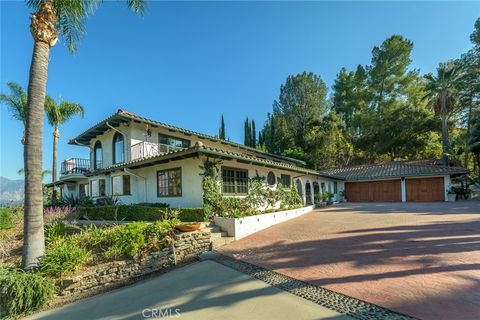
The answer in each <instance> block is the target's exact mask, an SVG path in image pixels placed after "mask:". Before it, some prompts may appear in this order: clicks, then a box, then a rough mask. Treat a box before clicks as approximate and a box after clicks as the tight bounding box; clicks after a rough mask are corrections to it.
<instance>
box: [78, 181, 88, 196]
mask: <svg viewBox="0 0 480 320" xmlns="http://www.w3.org/2000/svg"><path fill="white" fill-rule="evenodd" d="M78 195H79V196H80V198H85V197H87V196H88V183H81V184H80V185H79V186H78Z"/></svg>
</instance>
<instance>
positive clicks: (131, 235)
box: [114, 222, 147, 258]
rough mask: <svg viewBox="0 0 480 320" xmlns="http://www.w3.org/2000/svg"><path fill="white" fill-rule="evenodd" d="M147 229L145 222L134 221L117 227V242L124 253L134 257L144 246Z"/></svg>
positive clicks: (115, 234)
mask: <svg viewBox="0 0 480 320" xmlns="http://www.w3.org/2000/svg"><path fill="white" fill-rule="evenodd" d="M146 229H147V224H146V223H145V222H132V223H130V224H127V225H126V226H121V227H118V228H117V229H116V232H115V233H114V236H115V238H116V241H115V242H116V245H118V246H119V247H120V248H121V252H122V254H123V255H125V256H127V257H130V258H132V257H134V256H135V255H136V254H137V253H138V252H139V251H140V249H142V248H143V246H144V245H145V231H146Z"/></svg>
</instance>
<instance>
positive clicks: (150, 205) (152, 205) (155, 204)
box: [137, 202, 170, 208]
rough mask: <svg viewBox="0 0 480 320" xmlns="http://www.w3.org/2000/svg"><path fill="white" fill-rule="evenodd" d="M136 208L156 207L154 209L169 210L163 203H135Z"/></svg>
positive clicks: (167, 205)
mask: <svg viewBox="0 0 480 320" xmlns="http://www.w3.org/2000/svg"><path fill="white" fill-rule="evenodd" d="M137 205H138V206H143V207H156V208H169V207H170V205H169V204H168V203H164V202H141V203H137Z"/></svg>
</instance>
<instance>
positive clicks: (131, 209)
mask: <svg viewBox="0 0 480 320" xmlns="http://www.w3.org/2000/svg"><path fill="white" fill-rule="evenodd" d="M172 210H179V211H180V215H179V216H178V218H179V219H180V220H181V221H184V222H193V221H206V220H208V218H207V216H206V215H205V211H204V210H203V208H179V209H168V208H162V207H151V206H142V205H119V206H94V207H82V208H80V209H79V217H80V218H81V219H82V218H83V219H89V220H112V221H156V220H164V219H166V218H169V217H171V216H170V215H169V212H170V211H172Z"/></svg>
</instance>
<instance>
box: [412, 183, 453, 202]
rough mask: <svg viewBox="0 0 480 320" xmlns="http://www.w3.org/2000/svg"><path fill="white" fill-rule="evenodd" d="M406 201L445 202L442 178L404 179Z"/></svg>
mask: <svg viewBox="0 0 480 320" xmlns="http://www.w3.org/2000/svg"><path fill="white" fill-rule="evenodd" d="M405 184H406V192H407V201H445V191H444V186H443V178H442V177H440V178H418V179H406V180H405Z"/></svg>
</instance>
